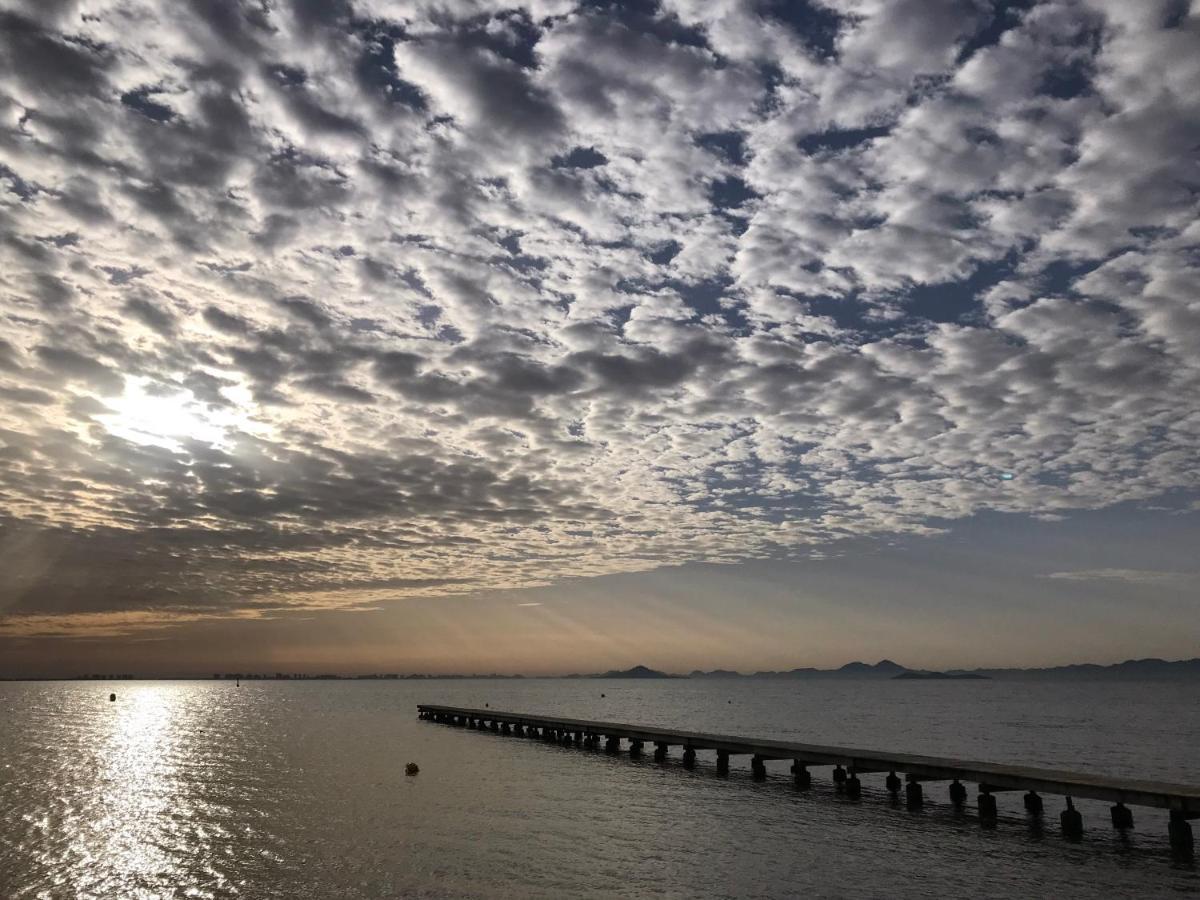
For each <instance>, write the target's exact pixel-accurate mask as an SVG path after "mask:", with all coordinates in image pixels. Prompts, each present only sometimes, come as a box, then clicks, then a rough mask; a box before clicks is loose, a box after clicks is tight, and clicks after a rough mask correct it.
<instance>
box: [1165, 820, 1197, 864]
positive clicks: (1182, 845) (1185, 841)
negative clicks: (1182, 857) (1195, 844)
mask: <svg viewBox="0 0 1200 900" xmlns="http://www.w3.org/2000/svg"><path fill="white" fill-rule="evenodd" d="M1193 815H1195V814H1194V813H1193ZM1167 835H1168V837H1169V838H1170V840H1171V849H1172V850H1174V851H1175V852H1176V853H1185V854H1188V855H1190V854H1191V852H1192V826H1191V823H1189V822H1188V815H1187V813H1185V812H1182V811H1181V810H1177V809H1173V810H1171V817H1170V819H1169V820H1168V822H1167Z"/></svg>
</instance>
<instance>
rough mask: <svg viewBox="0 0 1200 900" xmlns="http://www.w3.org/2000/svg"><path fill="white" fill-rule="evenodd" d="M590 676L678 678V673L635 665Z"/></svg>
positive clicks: (590, 676)
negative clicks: (670, 673) (669, 673)
mask: <svg viewBox="0 0 1200 900" xmlns="http://www.w3.org/2000/svg"><path fill="white" fill-rule="evenodd" d="M587 677H589V678H678V677H679V676H678V675H668V674H667V673H666V672H660V671H658V670H657V669H648V668H646V666H634V667H633V668H632V669H624V670H622V671H616V670H613V671H611V672H605V673H604V674H603V675H589V676H587Z"/></svg>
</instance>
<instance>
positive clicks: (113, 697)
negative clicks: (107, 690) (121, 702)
mask: <svg viewBox="0 0 1200 900" xmlns="http://www.w3.org/2000/svg"><path fill="white" fill-rule="evenodd" d="M108 702H109V703H116V702H117V695H116V694H109V695H108Z"/></svg>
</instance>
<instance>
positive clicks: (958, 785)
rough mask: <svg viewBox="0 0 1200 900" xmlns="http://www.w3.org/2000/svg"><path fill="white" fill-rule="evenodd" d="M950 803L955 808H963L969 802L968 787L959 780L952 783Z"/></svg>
mask: <svg viewBox="0 0 1200 900" xmlns="http://www.w3.org/2000/svg"><path fill="white" fill-rule="evenodd" d="M950 802H951V803H952V804H954V805H955V806H962V805H963V804H964V803H966V802H967V786H966V785H965V784H963V783H962V782H961V781H959V780H958V779H957V778H955V779H954V780H953V781H952V782H950Z"/></svg>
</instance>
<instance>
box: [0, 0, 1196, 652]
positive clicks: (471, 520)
mask: <svg viewBox="0 0 1200 900" xmlns="http://www.w3.org/2000/svg"><path fill="white" fill-rule="evenodd" d="M0 10H2V12H0V254H2V256H3V259H2V265H0V297H2V305H3V319H2V320H0V498H2V510H3V521H2V526H3V531H2V533H0V564H2V565H3V568H4V571H5V578H4V583H3V586H2V587H0V631H5V632H8V633H24V634H55V635H61V634H73V633H83V632H90V633H97V629H108V631H109V632H118V633H119V632H124V631H136V630H139V629H144V628H156V627H161V626H163V625H164V624H169V623H171V622H188V621H196V620H198V619H204V618H211V617H234V616H236V617H261V616H267V615H277V614H280V613H281V611H285V610H303V609H312V608H331V607H342V608H355V607H357V608H366V607H369V606H372V605H375V604H378V602H380V601H381V600H385V599H388V598H395V597H404V596H413V595H420V594H424V595H429V594H439V593H450V592H462V591H468V590H473V589H479V588H486V587H520V586H526V587H527V586H531V585H536V584H544V583H548V582H550V581H552V580H554V579H556V578H559V577H562V576H564V575H574V576H588V575H597V574H603V573H611V572H618V571H633V570H638V569H646V568H652V567H655V566H658V565H662V564H668V563H678V562H680V561H684V560H708V561H735V560H742V559H749V558H762V557H783V556H788V555H796V554H805V553H810V552H814V548H817V547H819V546H820V545H822V544H826V543H828V542H830V541H833V540H836V539H838V538H841V537H845V536H854V535H867V534H896V533H924V532H930V531H934V530H936V529H938V528H941V527H944V526H945V524H946V523H947V522H950V521H952V520H954V519H957V518H961V517H964V516H968V515H971V514H973V513H975V512H978V511H980V510H1002V511H1007V512H1011V513H1017V514H1032V515H1042V516H1054V515H1060V514H1062V513H1063V512H1065V511H1068V510H1071V509H1086V508H1098V507H1103V506H1107V505H1111V504H1115V503H1118V502H1123V501H1138V500H1144V499H1147V498H1152V497H1158V496H1161V495H1163V494H1166V493H1169V492H1171V491H1175V490H1181V489H1185V488H1189V487H1194V486H1195V476H1196V472H1197V471H1198V470H1200V458H1198V457H1200V435H1198V431H1200V408H1198V406H1197V404H1196V402H1195V398H1196V397H1197V396H1200V290H1198V288H1200V279H1198V277H1197V276H1198V272H1200V268H1198V265H1200V264H1198V262H1197V261H1198V260H1200V252H1198V251H1200V224H1198V223H1197V215H1196V213H1197V204H1198V202H1200V200H1198V198H1200V169H1198V168H1197V164H1196V150H1197V147H1200V92H1198V91H1197V90H1196V85H1197V84H1200V16H1198V14H1197V12H1196V10H1195V8H1194V4H1192V5H1189V4H1188V3H1186V2H1185V3H1179V2H1175V0H1162V2H1155V0H1143V2H1138V3H1129V2H1125V0H1079V2H1072V0H1061V2H1060V0H1047V2H1041V3H1018V4H1011V5H1010V4H1004V3H997V4H993V3H985V2H958V0H955V2H949V0H947V2H941V0H938V2H935V0H924V2H913V0H896V2H876V0H807V2H801V0H797V2H795V3H775V2H755V0H662V2H660V3H658V4H655V3H652V2H651V3H636V4H633V3H630V4H621V3H606V4H589V3H582V4H581V3H577V2H572V0H530V2H527V3H525V4H521V5H508V4H504V3H497V2H490V0H460V2H436V3H435V2H421V0H414V2H406V3H398V2H396V3H393V2H384V0H342V2H330V3H312V2H304V0H294V2H287V0H279V2H271V3H259V2H237V0H224V2H209V0H191V2H166V0H158V2H154V0H120V2H117V0H75V2H72V0H55V2H49V0H28V2H16V0H3V2H0ZM1056 577H1079V576H1078V575H1077V574H1072V573H1065V574H1062V573H1060V574H1059V575H1057V576H1056ZM1096 577H1128V576H1126V575H1120V576H1115V575H1112V574H1111V573H1106V572H1102V573H1100V575H1099V576H1096ZM100 633H105V632H103V631H102V632H100Z"/></svg>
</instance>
